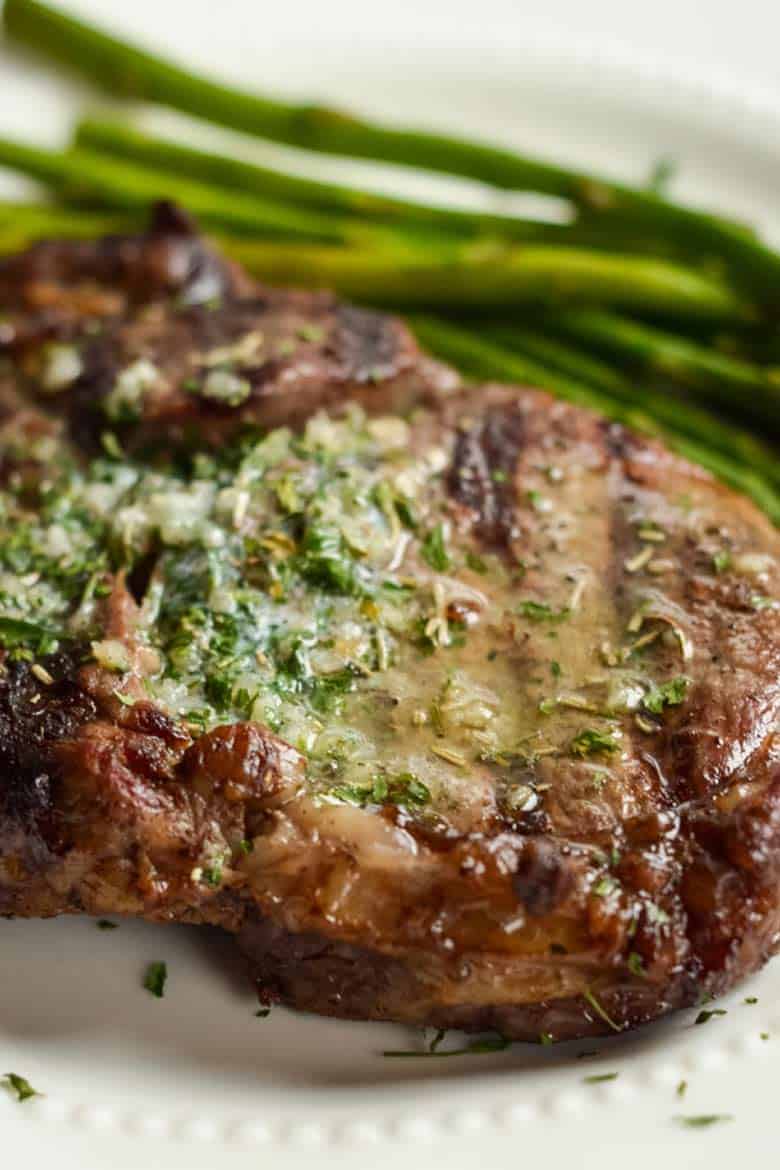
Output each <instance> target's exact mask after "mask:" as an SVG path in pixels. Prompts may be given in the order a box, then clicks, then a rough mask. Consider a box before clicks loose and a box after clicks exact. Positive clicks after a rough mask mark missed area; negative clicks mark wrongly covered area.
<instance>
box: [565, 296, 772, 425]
mask: <svg viewBox="0 0 780 1170" xmlns="http://www.w3.org/2000/svg"><path fill="white" fill-rule="evenodd" d="M549 326H550V328H551V329H552V330H553V332H559V333H563V334H564V336H568V337H572V338H574V339H575V340H577V341H580V342H582V343H584V344H585V345H587V346H588V347H591V346H592V347H594V348H595V349H596V350H597V351H599V352H601V353H604V354H607V355H610V356H611V357H614V358H616V359H617V360H618V361H619V362H622V363H623V364H624V365H626V366H628V368H629V369H636V370H639V371H641V372H643V373H651V374H655V375H658V376H659V377H661V378H663V379H667V380H671V381H673V382H677V383H679V384H680V385H682V386H685V387H686V388H687V389H688V390H690V391H691V392H692V393H695V394H696V395H697V396H699V397H701V398H703V399H704V400H705V401H707V402H709V401H713V400H714V401H716V402H718V403H719V404H720V405H722V406H724V407H726V408H727V409H731V410H736V411H737V412H739V413H744V414H746V415H749V416H750V417H751V418H753V419H755V420H756V421H757V422H760V423H763V424H767V425H769V427H770V428H771V429H772V431H773V432H774V433H777V430H778V410H779V409H780V378H778V374H777V372H776V371H773V370H769V369H762V367H761V366H756V365H752V364H751V363H749V362H746V361H742V360H739V359H737V358H733V357H729V356H727V355H726V354H722V353H719V352H718V351H717V350H715V349H709V348H706V347H705V346H703V345H697V344H696V343H695V342H693V341H689V340H687V339H685V338H681V337H678V336H676V335H675V334H673V333H669V332H667V331H665V330H663V329H659V328H657V327H655V326H650V325H644V324H640V323H639V322H637V321H630V320H627V319H626V318H625V317H621V316H620V315H618V314H617V313H607V312H601V311H598V310H587V309H586V310H575V311H570V312H564V313H560V314H558V315H557V316H556V317H555V319H554V320H551V321H550V322H549Z"/></svg>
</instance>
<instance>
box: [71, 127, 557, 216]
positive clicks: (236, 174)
mask: <svg viewBox="0 0 780 1170" xmlns="http://www.w3.org/2000/svg"><path fill="white" fill-rule="evenodd" d="M74 145H75V146H76V147H79V148H82V149H86V150H89V151H93V152H98V153H102V154H108V155H112V156H114V157H116V158H123V159H126V160H128V161H130V162H132V163H134V164H135V165H139V164H141V165H144V166H150V167H153V168H154V169H155V170H160V171H169V172H171V173H173V174H175V175H186V176H187V177H188V178H189V179H194V180H196V181H197V182H199V183H205V184H207V185H209V186H217V187H224V188H228V189H229V190H232V191H240V192H243V193H246V194H249V195H259V196H261V197H262V198H263V199H268V198H271V199H274V200H276V199H278V200H279V201H280V202H285V203H288V202H289V203H292V204H294V205H297V206H302V207H313V208H316V209H317V210H319V211H324V212H328V213H336V214H339V215H342V216H345V217H355V219H358V220H364V221H365V220H373V221H376V222H378V223H381V224H382V225H389V226H391V227H394V228H412V229H417V230H419V229H426V230H434V231H435V230H439V231H446V232H452V233H454V234H456V235H465V236H471V235H478V234H499V235H502V236H508V237H510V238H518V237H519V238H521V239H536V238H539V239H547V238H552V239H555V238H557V237H559V236H560V237H562V238H565V237H566V236H567V235H569V234H570V231H569V228H568V225H558V224H544V223H538V222H535V221H533V220H530V221H529V220H523V219H519V218H518V217H516V216H511V215H494V214H493V215H491V214H486V213H483V212H474V211H462V210H460V209H457V208H452V207H435V206H432V205H430V204H428V203H415V202H413V201H412V200H409V199H398V198H394V197H391V196H388V195H380V194H376V193H375V192H373V191H369V190H364V189H356V188H354V187H345V186H343V185H341V184H337V183H328V182H322V181H320V180H316V179H309V178H304V177H302V176H300V175H294V174H290V173H288V172H285V171H279V170H272V169H271V168H270V167H267V166H265V167H261V166H258V165H257V164H256V163H248V162H244V161H243V160H242V159H239V158H235V157H234V156H232V155H227V154H216V153H213V152H208V151H204V150H196V149H194V148H193V147H190V146H185V145H183V144H182V143H179V142H174V141H172V140H171V139H169V138H159V137H153V136H152V135H150V134H147V133H144V132H143V131H142V130H140V129H138V128H137V127H135V126H132V125H130V124H129V123H127V122H117V121H105V120H100V119H95V118H86V119H84V120H83V121H81V122H80V123H79V124H78V126H77V128H76V133H75V137H74ZM575 234H576V233H575Z"/></svg>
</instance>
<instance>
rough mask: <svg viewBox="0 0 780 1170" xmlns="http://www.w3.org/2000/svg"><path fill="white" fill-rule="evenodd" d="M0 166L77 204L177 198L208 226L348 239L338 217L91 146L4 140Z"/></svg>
mask: <svg viewBox="0 0 780 1170" xmlns="http://www.w3.org/2000/svg"><path fill="white" fill-rule="evenodd" d="M0 166H2V167H9V168H10V169H11V170H14V171H20V172H21V173H22V174H25V175H29V176H30V177H31V178H34V179H38V180H39V181H40V182H42V183H45V184H46V185H47V186H49V187H51V188H52V189H53V190H54V191H56V192H57V194H58V196H59V197H60V198H61V199H64V200H66V201H67V202H73V203H75V204H76V205H77V206H78V205H80V204H81V203H82V202H83V201H85V200H87V201H89V202H91V203H93V204H97V205H99V206H102V207H105V208H108V209H111V210H114V211H126V212H131V213H133V212H135V213H144V212H146V211H147V210H148V208H149V206H150V204H152V203H153V202H154V201H155V200H158V199H175V200H176V201H177V202H179V203H181V205H182V206H183V207H186V208H187V209H188V210H189V211H191V212H193V214H195V215H197V216H198V218H199V219H200V220H201V222H202V223H203V224H204V225H206V226H208V227H215V228H221V229H227V230H229V231H231V232H234V233H236V234H238V235H242V234H244V235H249V236H254V237H263V236H271V237H283V238H293V239H294V238H299V239H304V240H320V241H331V242H344V241H346V240H347V239H348V238H349V233H348V232H347V231H346V230H345V229H344V228H343V226H342V225H341V224H340V223H339V221H335V222H332V221H331V220H329V219H328V218H327V217H326V216H324V215H322V214H317V213H315V212H313V211H297V210H296V209H295V208H291V207H288V206H285V205H284V204H282V203H279V204H275V203H272V202H271V201H270V200H267V199H260V198H258V197H257V196H253V197H251V198H250V197H249V196H246V195H236V194H228V193H227V192H224V191H220V190H219V189H218V188H212V187H206V186H204V185H202V184H200V183H194V182H192V181H191V180H189V179H180V178H177V177H176V176H171V175H170V174H168V173H166V172H164V171H161V172H156V171H153V170H151V169H150V168H148V167H143V168H139V167H137V166H133V165H132V164H129V163H124V162H119V161H117V160H116V159H113V158H107V157H105V156H104V155H99V154H94V153H93V152H91V151H86V150H80V149H79V150H69V151H67V152H64V153H62V152H59V151H54V150H44V149H43V148H41V147H33V146H27V145H25V144H24V143H22V142H16V141H13V140H11V139H0Z"/></svg>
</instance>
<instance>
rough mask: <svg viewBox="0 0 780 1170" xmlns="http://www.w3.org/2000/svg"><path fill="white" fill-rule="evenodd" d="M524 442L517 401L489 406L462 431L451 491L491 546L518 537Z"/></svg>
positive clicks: (524, 436)
mask: <svg viewBox="0 0 780 1170" xmlns="http://www.w3.org/2000/svg"><path fill="white" fill-rule="evenodd" d="M525 439H526V427H525V417H524V415H523V414H522V413H521V412H520V411H518V410H517V408H516V406H515V405H514V404H512V403H509V404H506V405H501V406H496V407H494V408H488V409H487V410H486V411H485V412H484V413H483V414H481V415H480V416H479V417H478V418H476V419H466V420H465V422H464V423H463V425H462V427H461V428H460V429H459V430H458V434H457V437H456V439H455V452H454V456H453V460H452V466H451V469H450V476H449V478H450V491H451V493H452V495H453V496H454V498H455V499H456V500H457V501H458V503H460V504H462V505H463V506H464V507H466V508H469V509H470V510H471V512H472V513H473V515H474V526H475V529H476V531H477V534H478V535H479V537H480V538H481V539H482V540H483V541H484V542H485V543H486V544H491V545H505V546H508V545H509V543H510V541H511V540H512V538H513V536H514V535H515V534H516V502H517V500H516V487H515V473H516V470H517V463H518V459H519V457H520V452H521V450H522V448H523V445H524V442H525Z"/></svg>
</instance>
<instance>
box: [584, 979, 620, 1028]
mask: <svg viewBox="0 0 780 1170" xmlns="http://www.w3.org/2000/svg"><path fill="white" fill-rule="evenodd" d="M583 997H584V999H585V1000H586V1002H587V1003H589V1004H590V1006H591V1007H592V1008H593V1011H594V1012H595V1013H596V1015H597V1016H598V1017H599V1019H601V1020H603V1021H604V1023H605V1024H608V1025H609V1027H610V1028H611V1029H612V1031H613V1032H622V1031H623V1029H622V1027H621V1026H620V1024H616V1023H615V1021H614V1020H613V1019H612V1017H611V1016H610V1015H609V1014H608V1013H607V1010H606V1008H604V1007H603V1006H602V1004H600V1003H599V1001H598V1000H597V999H596V997H595V995H594V994H593V992H592V991H591V990H590V988H589V987H587V988H586V989H585V991H584V992H583Z"/></svg>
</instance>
